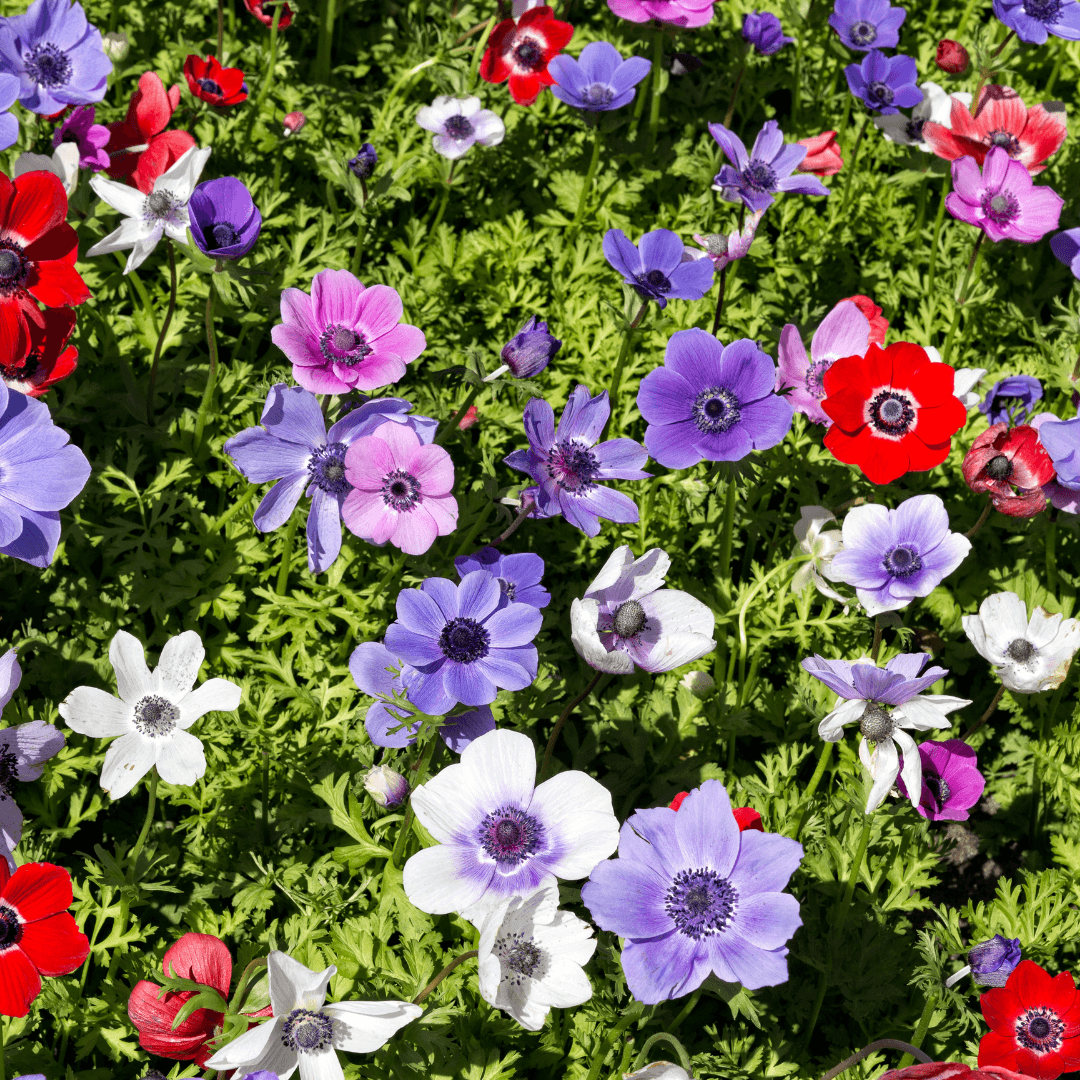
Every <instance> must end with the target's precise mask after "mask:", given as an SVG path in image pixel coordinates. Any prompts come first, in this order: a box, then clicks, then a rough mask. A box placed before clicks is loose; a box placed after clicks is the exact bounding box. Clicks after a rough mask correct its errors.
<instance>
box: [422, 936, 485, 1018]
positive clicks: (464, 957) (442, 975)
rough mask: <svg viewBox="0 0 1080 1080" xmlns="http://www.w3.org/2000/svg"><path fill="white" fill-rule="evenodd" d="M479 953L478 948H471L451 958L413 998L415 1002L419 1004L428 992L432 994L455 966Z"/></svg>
mask: <svg viewBox="0 0 1080 1080" xmlns="http://www.w3.org/2000/svg"><path fill="white" fill-rule="evenodd" d="M479 955H480V953H479V951H478V950H477V949H469V951H468V952H463V953H462V954H461V955H460V956H455V957H454V959H453V960H451V961H450V963H449V964H447V965H446V967H444V968H443V969H442V971H440V972H439V974H438V975H436V976H435V978H434V979H432V980H431V982H429V983H428V984H427V986H425V987H424V989H423V990H421V991H420V993H419V994H417V995H416V997H414V998H413V1004H414V1005H419V1004H420V1002H422V1001H423V1000H424V998H426V997H427V996H428V994H430V993H431V991H432V990H434V989H435V987H436V986H438V985H439V983H441V982H442V981H443V979H445V978H446V976H447V975H449V974H450V972H451V971H453V970H454V968H456V967H457V966H458V965H459V964H464V963H465V961H466V960H471V959H472V958H473V957H474V956H479Z"/></svg>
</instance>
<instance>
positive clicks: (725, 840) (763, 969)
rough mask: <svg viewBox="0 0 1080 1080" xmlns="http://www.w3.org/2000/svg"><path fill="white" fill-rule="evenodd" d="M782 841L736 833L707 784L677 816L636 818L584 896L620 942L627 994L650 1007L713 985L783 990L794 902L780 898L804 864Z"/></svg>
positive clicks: (725, 806)
mask: <svg viewBox="0 0 1080 1080" xmlns="http://www.w3.org/2000/svg"><path fill="white" fill-rule="evenodd" d="M802 855H803V849H802V845H801V844H799V843H798V842H797V841H795V840H791V839H789V838H788V837H786V836H778V835H776V834H774V833H765V832H757V831H753V830H748V831H747V832H740V831H739V826H738V823H737V822H736V820H735V815H734V814H733V813H732V811H731V803H730V802H729V801H728V795H727V792H726V791H725V790H724V786H723V785H722V784H721V783H720V781H719V780H706V781H705V783H703V784H702V785H701V787H699V788H696V789H695V790H694V791H692V792H690V794H689V795H688V796H687V797H686V798H685V799H684V800H683V801H682V804H681V805H680V806H679V809H678V812H676V811H674V810H672V809H671V808H670V807H666V806H662V807H657V808H655V809H652V810H637V811H635V812H634V813H633V814H632V815H631V816H630V817H629V818H628V819H627V821H626V824H624V825H623V827H622V829H621V831H620V833H619V857H618V858H617V859H608V860H606V861H605V862H602V863H600V864H599V865H598V866H597V867H596V868H595V869H594V870H593V872H592V875H591V876H590V878H589V880H588V881H587V882H586V883H585V885H584V887H583V888H582V890H581V899H582V902H583V903H584V904H585V906H586V907H587V908H588V909H589V912H590V914H591V915H592V918H593V921H594V922H595V923H596V924H597V925H598V926H600V927H602V928H603V929H604V930H610V931H612V932H614V933H615V934H618V935H619V937H622V938H625V939H626V943H625V945H624V947H623V954H622V966H623V971H624V973H625V974H626V982H627V985H628V986H629V987H630V992H631V993H632V994H633V995H634V997H635V998H636V999H637V1000H638V1001H643V1002H645V1003H646V1004H648V1005H652V1004H655V1003H657V1002H660V1001H669V1000H671V999H672V998H677V997H682V996H683V995H685V994H689V993H691V992H692V991H694V990H696V989H697V988H698V987H699V986H701V984H702V983H703V982H704V981H705V979H707V978H708V977H709V975H710V974H714V975H716V977H717V978H719V979H721V980H722V981H723V982H729V983H741V984H742V985H743V986H745V987H746V989H748V990H757V989H760V988H761V987H763V986H776V985H777V984H779V983H782V982H786V981H787V977H788V970H787V960H786V957H787V952H788V950H787V944H786V943H787V941H788V939H789V938H790V937H791V935H792V934H794V933H795V931H796V930H798V928H799V927H800V926H802V920H801V919H800V918H799V902H798V901H797V900H796V899H795V897H793V896H791V895H789V894H788V893H785V892H783V891H782V890H783V889H784V888H785V887H786V886H787V883H788V879H789V878H790V877H791V875H792V874H793V873H794V872H795V870H796V868H797V867H798V865H799V862H800V861H801V860H802Z"/></svg>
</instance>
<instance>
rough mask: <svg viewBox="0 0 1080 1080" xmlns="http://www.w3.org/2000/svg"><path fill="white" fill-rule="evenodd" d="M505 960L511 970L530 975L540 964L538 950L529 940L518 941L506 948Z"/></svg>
mask: <svg viewBox="0 0 1080 1080" xmlns="http://www.w3.org/2000/svg"><path fill="white" fill-rule="evenodd" d="M505 960H506V966H507V967H508V968H510V970H511V971H516V972H517V973H518V974H519V975H525V976H529V977H531V976H532V973H533V972H534V971H535V970H536V969H537V968H538V967H539V966H540V950H539V949H538V948H537V947H536V946H535V945H534V944H533V943H532V942H531V941H518V942H515V943H514V944H513V945H511V946H510V948H509V949H508V950H507V953H506V957H505Z"/></svg>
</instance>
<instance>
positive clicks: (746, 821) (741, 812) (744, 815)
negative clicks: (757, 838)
mask: <svg viewBox="0 0 1080 1080" xmlns="http://www.w3.org/2000/svg"><path fill="white" fill-rule="evenodd" d="M731 812H732V813H733V814H734V815H735V821H736V823H737V824H738V826H739V832H746V830H747V829H755V830H757V832H764V831H765V826H764V825H762V824H761V815H760V814H759V813H758V812H757V811H756V810H754V809H752V808H751V807H749V806H736V807H733V808H732V811H731Z"/></svg>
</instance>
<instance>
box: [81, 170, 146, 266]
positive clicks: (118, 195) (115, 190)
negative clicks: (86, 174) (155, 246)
mask: <svg viewBox="0 0 1080 1080" xmlns="http://www.w3.org/2000/svg"><path fill="white" fill-rule="evenodd" d="M90 187H91V188H93V189H94V192H95V193H96V194H97V196H98V198H99V199H101V200H102V202H106V203H108V204H109V206H111V207H112V208H113V209H114V210H119V211H120V213H121V214H123V215H124V217H126V218H138V219H139V220H140V221H141V220H142V218H143V207H144V206H145V205H146V196H145V195H144V194H143V193H142V192H141V191H140V190H139V189H138V188H133V187H131V185H130V184H121V183H120V182H119V181H118V180H107V179H106V178H105V177H104V176H94V177H91V179H90ZM97 246H100V245H95V247H97ZM92 252H93V248H91V249H90V251H89V252H87V254H88V255H89V254H91V253H92Z"/></svg>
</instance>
